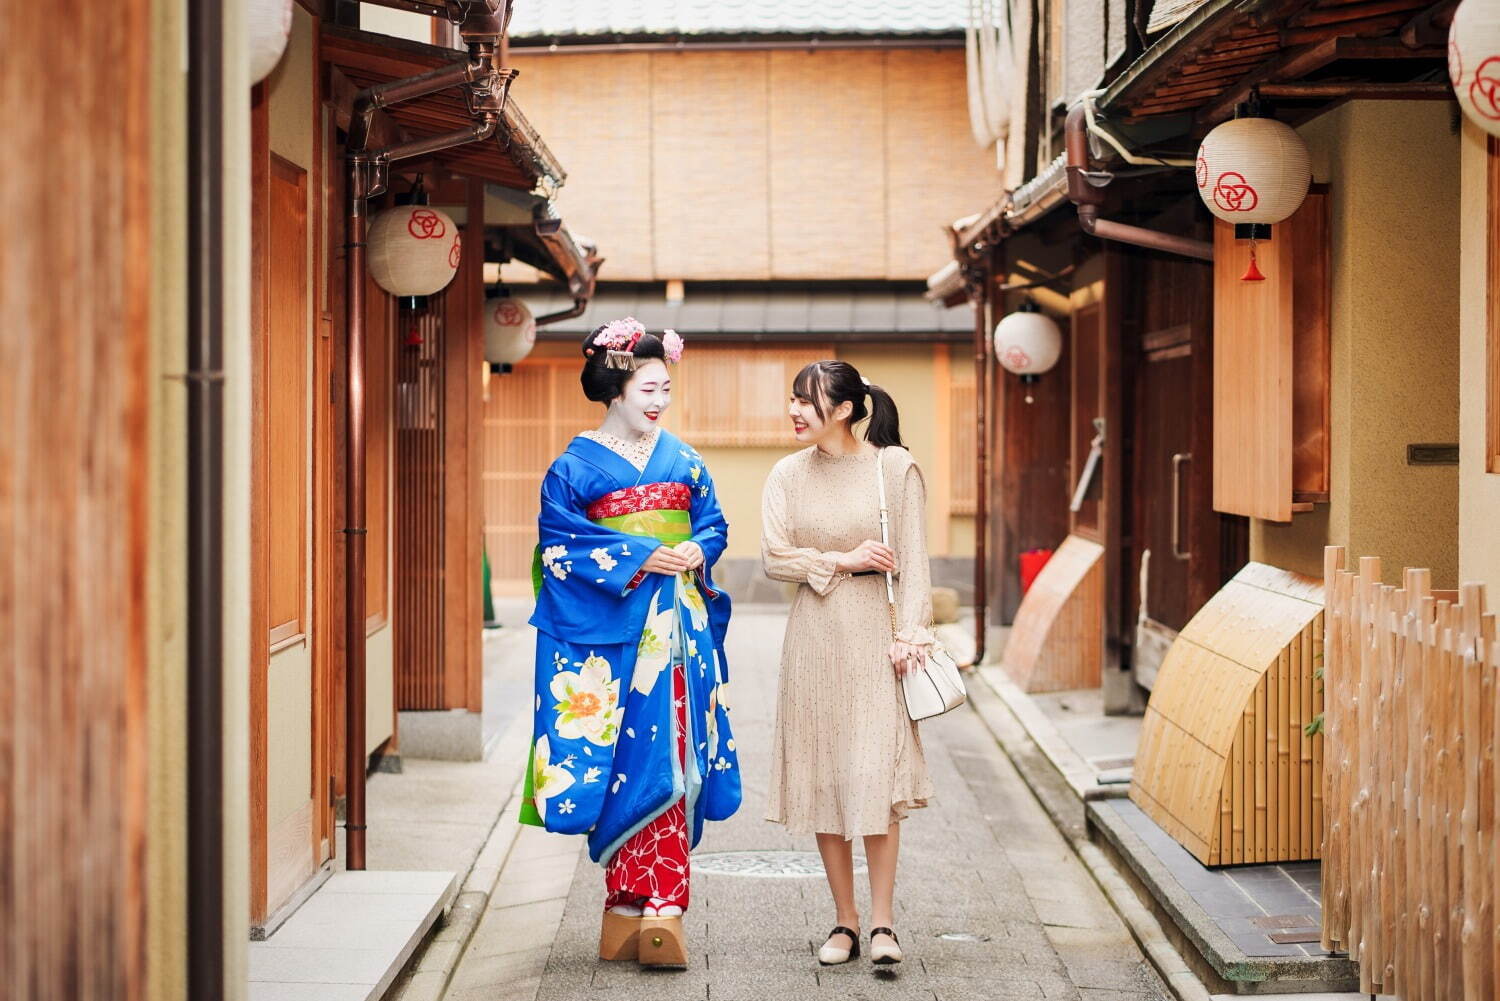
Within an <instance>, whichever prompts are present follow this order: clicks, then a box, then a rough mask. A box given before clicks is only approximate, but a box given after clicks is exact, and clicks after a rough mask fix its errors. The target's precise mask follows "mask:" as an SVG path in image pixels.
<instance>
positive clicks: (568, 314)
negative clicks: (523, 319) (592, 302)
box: [535, 299, 589, 327]
mask: <svg viewBox="0 0 1500 1001" xmlns="http://www.w3.org/2000/svg"><path fill="white" fill-rule="evenodd" d="M588 308H589V301H588V299H574V300H573V305H572V307H571V308H569V309H559V310H558V311H557V312H555V313H544V314H542V315H541V316H538V317H537V318H536V321H535V322H536V325H537V326H538V327H545V326H546V325H547V324H549V323H560V322H561V321H563V320H571V319H573V318H574V317H575V316H582V315H583V312H584V310H586V309H588Z"/></svg>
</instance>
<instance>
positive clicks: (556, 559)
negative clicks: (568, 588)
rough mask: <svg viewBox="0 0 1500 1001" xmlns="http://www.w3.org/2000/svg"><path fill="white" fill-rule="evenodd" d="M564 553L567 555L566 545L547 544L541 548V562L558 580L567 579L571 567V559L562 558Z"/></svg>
mask: <svg viewBox="0 0 1500 1001" xmlns="http://www.w3.org/2000/svg"><path fill="white" fill-rule="evenodd" d="M566 555H568V547H567V546H548V547H547V548H546V549H543V550H542V564H543V565H544V566H545V567H546V568H547V569H548V570H549V571H550V572H551V573H552V576H554V577H556V578H557V579H558V580H567V579H568V574H569V573H570V572H571V571H572V569H573V561H572V560H564V559H563V557H564V556H566Z"/></svg>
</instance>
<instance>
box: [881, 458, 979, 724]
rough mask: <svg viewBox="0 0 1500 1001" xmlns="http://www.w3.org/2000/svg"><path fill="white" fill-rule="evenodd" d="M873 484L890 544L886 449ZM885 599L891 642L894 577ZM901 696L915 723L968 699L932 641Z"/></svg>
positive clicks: (948, 657)
mask: <svg viewBox="0 0 1500 1001" xmlns="http://www.w3.org/2000/svg"><path fill="white" fill-rule="evenodd" d="M875 481H876V482H877V483H878V484H879V485H880V541H881V542H884V543H885V544H886V545H887V546H889V545H890V544H891V516H890V509H889V508H888V507H887V506H886V502H885V449H883V448H882V449H880V450H879V451H878V452H876V454H875ZM885 597H886V602H887V605H888V607H889V608H890V612H891V638H892V639H893V640H894V639H895V637H896V633H897V631H898V629H899V626H898V625H897V623H896V584H895V580H894V578H893V577H892V576H891V575H890V574H889V573H887V574H886V575H885ZM901 689H902V693H903V694H904V695H905V696H906V714H907V715H908V716H910V717H911V718H912V719H913V720H914V721H915V720H924V719H929V718H931V717H933V716H941V715H942V714H943V713H945V712H948V711H949V710H950V709H957V708H958V707H959V706H961V705H963V704H964V702H965V700H967V699H968V697H969V695H968V692H966V691H965V690H964V679H963V675H962V674H960V673H959V670H958V663H957V662H956V661H955V660H954V659H953V655H952V654H950V653H949V652H948V651H947V650H946V649H945V648H944V647H943V645H942V644H941V643H938V642H937V641H936V640H934V641H933V644H932V646H931V647H929V648H928V653H927V663H926V664H925V665H924V666H922V667H919V668H917V669H916V670H915V671H912V672H911V673H909V674H907V675H905V676H903V677H902V679H901Z"/></svg>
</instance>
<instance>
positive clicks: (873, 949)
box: [870, 928, 903, 966]
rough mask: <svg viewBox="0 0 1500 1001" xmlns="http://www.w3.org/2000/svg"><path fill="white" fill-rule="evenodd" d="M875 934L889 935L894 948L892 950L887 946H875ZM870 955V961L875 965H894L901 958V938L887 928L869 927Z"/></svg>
mask: <svg viewBox="0 0 1500 1001" xmlns="http://www.w3.org/2000/svg"><path fill="white" fill-rule="evenodd" d="M876 935H888V936H890V939H891V941H892V942H895V943H896V948H895V949H894V950H892V949H890V948H889V947H882V946H877V945H876V944H875V936H876ZM870 955H871V957H872V959H871V962H873V963H874V964H875V965H876V966H894V965H895V964H897V963H899V962H901V960H902V958H903V955H902V952H901V940H900V939H899V938H897V937H896V933H895V932H894V931H892V930H891V929H889V928H871V929H870Z"/></svg>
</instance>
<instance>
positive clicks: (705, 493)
mask: <svg viewBox="0 0 1500 1001" xmlns="http://www.w3.org/2000/svg"><path fill="white" fill-rule="evenodd" d="M698 496H699V497H707V496H708V484H707V483H705V484H703V486H701V487H699V488H698Z"/></svg>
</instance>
